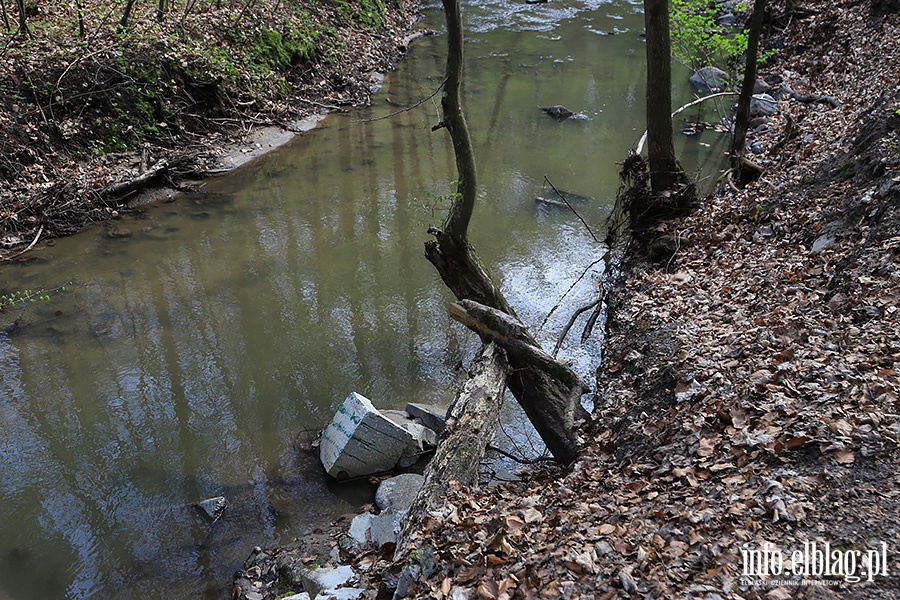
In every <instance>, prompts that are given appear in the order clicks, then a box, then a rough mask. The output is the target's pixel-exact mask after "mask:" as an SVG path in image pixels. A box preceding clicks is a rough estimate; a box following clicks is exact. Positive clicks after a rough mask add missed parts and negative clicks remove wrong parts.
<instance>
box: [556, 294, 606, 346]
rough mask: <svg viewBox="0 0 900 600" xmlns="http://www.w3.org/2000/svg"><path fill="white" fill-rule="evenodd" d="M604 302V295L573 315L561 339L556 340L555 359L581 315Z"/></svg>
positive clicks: (564, 328) (560, 336) (560, 335)
mask: <svg viewBox="0 0 900 600" xmlns="http://www.w3.org/2000/svg"><path fill="white" fill-rule="evenodd" d="M602 301H603V294H600V297H599V298H597V299H596V300H594V301H593V302H591V303H590V304H586V305H585V306H582V307H581V308H579V309H578V310H576V311H575V312H574V313H572V318H570V319H569V322H568V323H566V326H565V327H563V330H562V333H560V334H559V337H558V338H557V340H556V345H555V346H554V347H553V356H554V357H555V356H556V354H557V353H558V352H559V349H560V348H561V347H562V344H563V340H565V339H566V336H567V335H569V330H570V329H572V325H574V324H575V320H576V319H577V318H578V317H579V316H580V315H581V313H583V312H585V311H588V310H590V309H592V308H594V307H595V306H597V305H598V304H600V302H602ZM582 338H584V336H582Z"/></svg>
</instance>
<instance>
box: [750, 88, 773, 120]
mask: <svg viewBox="0 0 900 600" xmlns="http://www.w3.org/2000/svg"><path fill="white" fill-rule="evenodd" d="M777 112H778V100H776V99H775V98H773V97H772V96H770V95H769V94H754V95H753V96H752V97H751V98H750V116H751V117H768V116H770V115H774V114H775V113H777Z"/></svg>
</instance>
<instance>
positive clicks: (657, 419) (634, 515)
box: [359, 0, 900, 600]
mask: <svg viewBox="0 0 900 600" xmlns="http://www.w3.org/2000/svg"><path fill="white" fill-rule="evenodd" d="M886 6H887V7H888V8H887V10H888V12H887V13H886V14H885V13H884V12H882V11H883V10H885V7H886ZM808 7H809V8H812V9H813V10H814V11H815V12H814V13H813V14H809V15H807V16H805V17H803V18H798V17H796V16H793V17H787V16H783V17H782V18H780V19H779V20H778V21H776V25H777V27H776V28H775V29H773V30H772V35H774V36H776V37H777V38H778V39H780V40H781V41H782V42H783V48H782V50H781V52H780V53H779V55H778V57H776V59H775V60H774V62H772V63H770V64H768V65H766V66H765V67H764V69H763V72H762V74H761V75H763V76H765V75H777V76H779V77H781V78H782V79H783V84H784V85H788V86H789V87H790V88H791V89H792V90H793V91H794V92H795V93H796V94H797V95H798V96H808V95H810V94H819V95H823V96H829V97H833V98H834V99H837V100H838V101H839V102H840V108H834V107H832V106H831V105H830V104H828V103H822V102H802V101H799V100H796V99H786V100H784V101H782V102H781V110H780V113H779V114H778V115H776V116H774V117H772V118H771V119H770V120H769V123H768V124H767V129H766V130H765V131H760V132H758V133H757V134H756V135H755V137H753V138H751V139H750V140H749V141H750V142H762V143H763V144H764V146H765V148H766V150H767V151H766V152H765V153H764V154H761V155H759V156H755V157H754V159H755V160H757V161H758V162H759V163H761V164H762V165H763V166H764V167H765V173H764V175H763V176H762V178H761V179H760V180H759V181H758V182H757V183H755V184H752V185H750V186H748V187H747V188H746V189H743V190H737V189H736V188H733V187H729V186H728V185H725V184H724V183H723V189H722V190H721V191H720V192H718V193H716V194H715V195H713V196H711V197H709V198H707V199H705V200H703V201H702V203H701V205H700V206H699V207H698V209H697V210H696V211H695V212H693V213H692V214H691V215H689V216H687V217H684V218H679V219H677V220H673V221H670V222H667V223H664V224H663V225H661V226H660V227H659V228H658V231H657V232H656V234H657V235H670V236H672V237H673V238H674V239H675V240H676V244H675V248H676V251H675V253H674V255H671V256H666V257H664V259H663V262H661V263H650V262H648V261H646V260H645V259H644V254H643V252H641V251H637V253H636V254H632V255H631V256H630V257H629V258H628V261H627V263H626V270H625V273H624V275H623V276H622V279H621V282H620V285H619V287H618V288H616V289H615V290H613V291H612V292H611V293H610V296H609V297H610V298H611V304H610V311H611V318H610V322H609V336H608V339H607V342H606V351H605V355H604V359H603V363H602V365H601V366H600V368H599V370H598V388H599V390H598V401H597V410H596V413H595V421H594V423H593V424H592V425H591V427H590V428H589V429H588V430H587V431H585V437H586V438H587V439H588V443H587V446H586V449H585V451H584V455H583V458H582V459H581V460H580V461H579V462H578V463H577V464H576V465H575V466H574V468H572V470H571V471H570V472H568V473H555V472H553V471H544V472H538V473H536V474H534V478H533V479H531V480H526V481H524V482H519V483H511V484H507V485H504V486H501V487H497V488H488V489H480V490H465V489H459V490H457V491H456V492H455V493H454V494H452V495H451V497H450V498H448V500H447V503H446V507H445V510H443V511H441V512H440V513H439V514H435V515H433V518H432V519H431V520H430V521H429V522H428V523H427V525H426V529H425V531H423V532H421V537H420V543H421V548H422V549H424V548H426V547H428V546H432V547H433V548H435V549H436V551H435V560H434V561H431V560H424V559H422V556H423V555H424V554H425V553H424V552H419V553H418V554H416V555H415V558H417V559H418V560H419V561H420V562H422V566H423V567H424V570H425V572H426V574H427V576H424V575H419V576H418V578H417V580H416V581H415V582H414V583H413V584H412V586H411V587H410V589H409V591H408V593H407V597H410V598H438V599H443V598H466V597H468V598H513V597H514V598H558V597H561V598H585V599H587V598H590V599H595V598H629V597H641V598H675V597H682V598H705V599H707V600H716V599H720V598H735V599H737V598H767V599H769V600H777V599H782V598H791V597H800V598H838V597H840V598H885V599H886V598H897V597H900V543H898V541H897V539H898V533H900V481H898V477H897V472H898V467H900V460H898V458H900V457H898V443H900V405H898V388H900V378H898V371H897V369H898V364H897V363H898V361H900V318H898V307H897V304H898V292H900V260H898V259H900V215H898V210H897V209H898V204H900V91H898V87H897V82H898V81H900V57H898V55H897V51H898V48H900V43H898V41H900V15H898V14H897V12H896V6H893V8H891V7H890V6H888V5H887V4H885V3H879V4H877V6H876V8H875V12H874V13H873V8H872V6H870V4H869V3H867V2H856V1H846V0H839V1H838V2H813V3H811V4H809V5H808ZM776 9H777V10H781V9H780V7H776ZM770 39H771V38H770ZM813 543H815V546H813V545H812V544H813ZM766 544H770V545H768V546H767V545H766ZM826 544H828V546H827V550H828V552H829V554H828V555H827V556H828V558H829V565H828V569H829V570H828V571H824V572H823V571H821V570H818V569H820V568H822V566H821V563H820V565H819V566H818V567H817V566H816V565H814V564H812V560H811V559H812V558H815V556H816V555H815V552H816V551H818V552H820V553H821V552H823V551H825V550H826ZM763 551H765V552H766V554H762V552H763ZM750 552H754V553H755V554H751V553H750ZM795 553H797V554H795ZM820 556H821V555H820ZM779 557H780V560H781V562H778V563H777V564H776V562H777V559H779ZM807 557H809V558H807ZM745 559H754V560H756V562H755V563H750V564H748V566H747V568H746V571H748V572H745V564H744V563H745ZM760 559H764V560H763V562H764V563H765V565H766V566H767V567H769V572H770V573H771V572H772V571H776V572H781V575H772V576H768V577H759V575H760V574H761V571H762V568H761V564H760V562H759V561H760ZM838 559H840V560H838ZM359 560H362V561H364V562H369V563H370V562H372V561H373V557H371V556H366V557H363V558H361V559H359ZM412 562H413V563H415V562H416V561H415V560H413V561H412ZM400 567H402V565H392V566H389V565H388V564H387V562H376V568H375V571H374V572H375V575H373V576H372V581H370V585H371V586H373V591H372V592H371V593H372V596H376V591H375V590H376V589H379V586H380V590H381V591H380V594H381V595H378V597H390V596H386V595H385V594H386V593H388V592H389V590H390V588H391V587H392V586H393V585H396V581H397V580H396V574H397V573H398V571H399V569H400ZM776 567H777V568H776ZM379 569H384V571H383V572H382V573H383V574H382V575H378V573H379ZM794 570H796V572H797V573H798V574H799V575H796V576H795V575H794V574H793V573H792V571H794ZM827 573H830V574H827ZM870 573H871V581H869V579H870V576H869V575H870ZM746 575H750V577H746ZM856 577H860V579H861V581H855V578H856Z"/></svg>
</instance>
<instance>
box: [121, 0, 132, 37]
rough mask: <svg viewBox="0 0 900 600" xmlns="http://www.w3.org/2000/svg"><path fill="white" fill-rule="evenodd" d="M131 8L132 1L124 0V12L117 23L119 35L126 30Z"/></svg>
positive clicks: (129, 20)
mask: <svg viewBox="0 0 900 600" xmlns="http://www.w3.org/2000/svg"><path fill="white" fill-rule="evenodd" d="M133 8H134V0H126V2H125V11H124V12H123V13H122V19H121V20H120V21H119V28H118V32H119V33H123V32H124V31H125V30H126V29H128V24H129V23H130V22H131V10H132V9H133Z"/></svg>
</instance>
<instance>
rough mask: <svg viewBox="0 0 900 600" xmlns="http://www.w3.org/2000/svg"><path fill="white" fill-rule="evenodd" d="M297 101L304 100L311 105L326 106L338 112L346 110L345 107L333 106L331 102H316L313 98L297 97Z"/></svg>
mask: <svg viewBox="0 0 900 600" xmlns="http://www.w3.org/2000/svg"><path fill="white" fill-rule="evenodd" d="M297 101H298V102H305V103H307V104H312V105H313V106H318V107H320V108H327V109H328V110H336V111H338V112H347V109H346V108H341V107H340V106H334V105H333V104H322V103H321V102H316V101H315V100H307V99H306V98H297Z"/></svg>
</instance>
